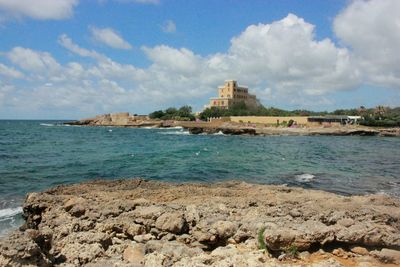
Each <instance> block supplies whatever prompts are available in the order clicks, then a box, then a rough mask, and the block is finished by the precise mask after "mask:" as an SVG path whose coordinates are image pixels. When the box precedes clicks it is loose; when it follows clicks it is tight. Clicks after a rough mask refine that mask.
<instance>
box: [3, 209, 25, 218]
mask: <svg viewBox="0 0 400 267" xmlns="http://www.w3.org/2000/svg"><path fill="white" fill-rule="evenodd" d="M20 213H22V207H17V208H6V209H1V210H0V221H5V220H9V219H11V218H12V217H14V216H15V215H18V214H20Z"/></svg>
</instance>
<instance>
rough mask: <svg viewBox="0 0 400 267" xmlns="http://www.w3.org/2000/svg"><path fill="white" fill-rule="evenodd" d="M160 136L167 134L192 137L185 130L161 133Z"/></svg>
mask: <svg viewBox="0 0 400 267" xmlns="http://www.w3.org/2000/svg"><path fill="white" fill-rule="evenodd" d="M159 134H167V135H190V133H189V131H184V130H183V129H181V130H180V131H168V132H159Z"/></svg>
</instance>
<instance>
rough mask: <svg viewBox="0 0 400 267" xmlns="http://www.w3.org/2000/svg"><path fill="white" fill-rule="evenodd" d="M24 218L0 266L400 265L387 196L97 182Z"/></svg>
mask: <svg viewBox="0 0 400 267" xmlns="http://www.w3.org/2000/svg"><path fill="white" fill-rule="evenodd" d="M24 216H25V217H26V223H25V225H24V226H23V227H21V230H19V231H16V232H14V233H13V234H12V235H10V236H8V237H7V238H5V239H4V240H2V241H1V242H0V266H23V265H24V266H26V265H28V266H29V265H31V266H52V265H61V266H82V265H86V266H304V264H306V265H308V266H348V265H352V266H358V265H359V266H379V265H385V264H386V265H387V266H395V265H396V264H400V258H399V257H400V256H399V248H400V201H399V200H397V199H393V198H390V197H387V196H383V195H370V196H353V197H344V196H338V195H335V194H332V193H326V192H322V191H314V190H304V189H299V188H289V187H285V186H267V185H256V184H247V183H243V182H226V183H220V184H173V183H161V182H155V181H146V180H142V179H132V180H118V181H93V182H87V183H83V184H77V185H69V186H59V187H56V188H54V189H50V190H47V191H45V192H42V193H31V194H29V195H28V196H27V198H26V201H25V204H24ZM258 238H261V240H262V242H263V243H265V245H266V247H267V250H268V251H269V252H270V253H266V252H265V251H263V250H260V249H259V243H258V242H259V241H258ZM390 264H392V265H390Z"/></svg>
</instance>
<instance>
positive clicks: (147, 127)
mask: <svg viewBox="0 0 400 267" xmlns="http://www.w3.org/2000/svg"><path fill="white" fill-rule="evenodd" d="M140 129H157V130H177V129H183V127H182V126H174V127H154V126H146V127H141V128H140Z"/></svg>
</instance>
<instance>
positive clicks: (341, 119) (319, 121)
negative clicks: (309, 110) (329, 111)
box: [307, 115, 361, 125]
mask: <svg viewBox="0 0 400 267" xmlns="http://www.w3.org/2000/svg"><path fill="white" fill-rule="evenodd" d="M359 120H361V116H347V115H327V116H311V117H308V118H307V121H308V124H309V125H346V124H357V123H358V121H359Z"/></svg>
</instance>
